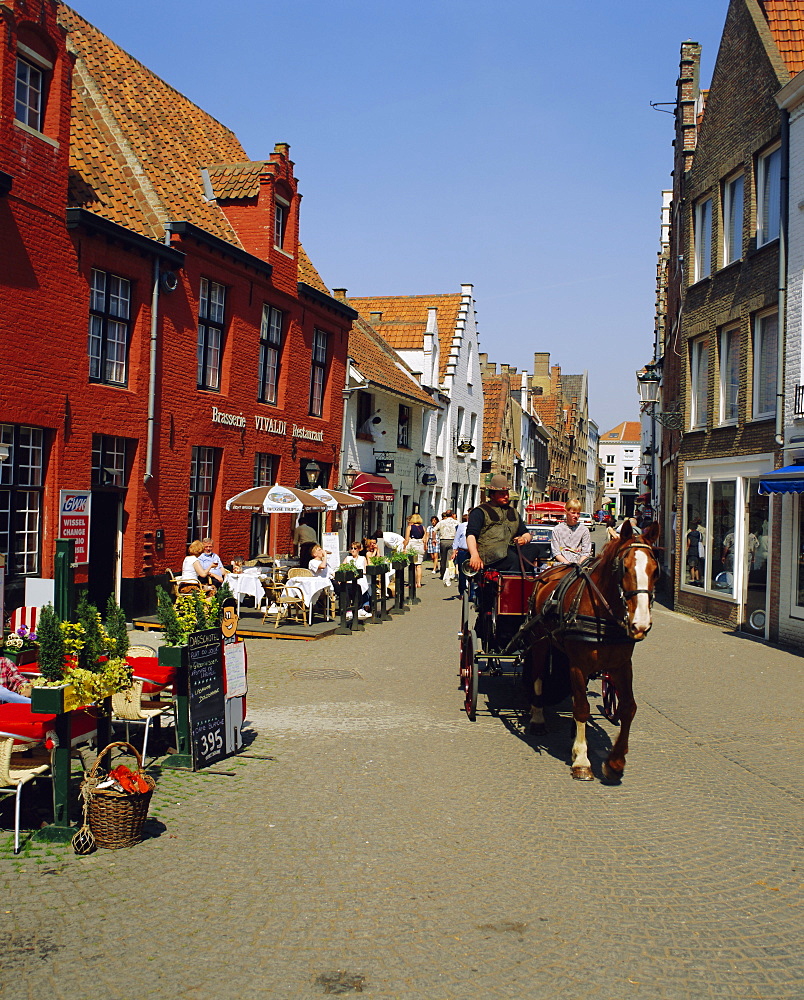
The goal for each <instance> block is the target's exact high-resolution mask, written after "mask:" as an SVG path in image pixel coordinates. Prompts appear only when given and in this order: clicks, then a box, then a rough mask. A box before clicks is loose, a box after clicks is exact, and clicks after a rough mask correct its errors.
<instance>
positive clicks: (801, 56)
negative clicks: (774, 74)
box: [760, 0, 804, 76]
mask: <svg viewBox="0 0 804 1000" xmlns="http://www.w3.org/2000/svg"><path fill="white" fill-rule="evenodd" d="M760 3H761V6H762V9H763V10H764V12H765V17H766V18H767V21H768V27H769V28H770V30H771V34H772V35H773V40H774V41H775V42H776V46H777V48H778V49H779V54H780V55H781V57H782V59H783V60H784V64H785V66H786V67H787V70H788V72H789V73H790V75H791V76H795V75H796V73H799V72H801V70H802V69H804V3H802V0H760Z"/></svg>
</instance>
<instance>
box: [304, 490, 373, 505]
mask: <svg viewBox="0 0 804 1000" xmlns="http://www.w3.org/2000/svg"><path fill="white" fill-rule="evenodd" d="M310 495H311V496H314V497H315V498H316V499H317V500H323V501H324V503H325V504H326V505H327V510H344V509H345V508H347V507H362V506H363V498H362V497H356V496H352V494H351V493H343V492H342V491H341V490H325V489H324V487H323V486H316V487H315V489H313V490H310Z"/></svg>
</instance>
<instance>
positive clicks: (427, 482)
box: [422, 472, 438, 486]
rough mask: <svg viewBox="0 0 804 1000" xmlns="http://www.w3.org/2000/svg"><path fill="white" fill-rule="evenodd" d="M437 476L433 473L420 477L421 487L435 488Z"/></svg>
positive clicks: (426, 473)
mask: <svg viewBox="0 0 804 1000" xmlns="http://www.w3.org/2000/svg"><path fill="white" fill-rule="evenodd" d="M437 482H438V476H437V475H436V474H435V473H434V472H425V474H424V475H423V476H422V486H435V484H436V483H437Z"/></svg>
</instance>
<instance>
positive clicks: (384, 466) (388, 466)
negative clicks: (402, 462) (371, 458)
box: [374, 458, 394, 476]
mask: <svg viewBox="0 0 804 1000" xmlns="http://www.w3.org/2000/svg"><path fill="white" fill-rule="evenodd" d="M375 463H376V466H375V469H374V473H375V475H377V476H387V475H389V474H390V475H393V473H394V460H393V459H392V458H378V459H375Z"/></svg>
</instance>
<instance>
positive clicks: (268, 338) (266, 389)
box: [257, 303, 284, 403]
mask: <svg viewBox="0 0 804 1000" xmlns="http://www.w3.org/2000/svg"><path fill="white" fill-rule="evenodd" d="M283 318H284V317H283V314H282V312H281V311H280V310H279V309H275V308H274V307H273V306H269V305H268V304H267V303H266V304H265V305H263V307H262V323H261V324H260V360H259V369H258V373H257V382H258V390H257V399H258V400H259V401H260V402H261V403H276V393H277V386H278V385H279V359H280V354H281V351H282V325H283Z"/></svg>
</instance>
